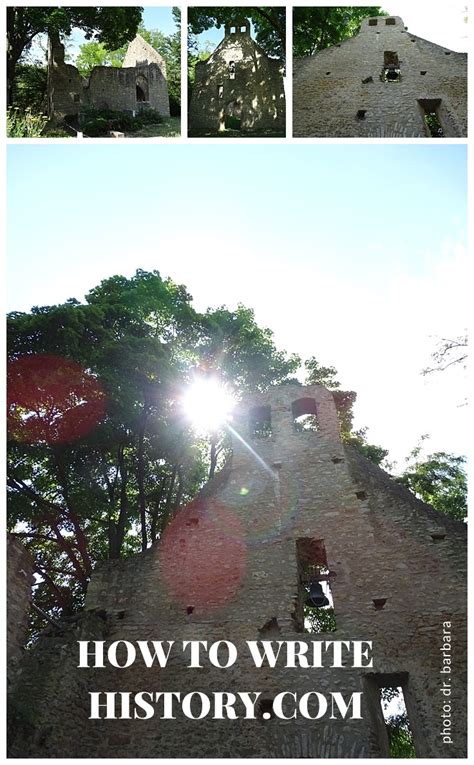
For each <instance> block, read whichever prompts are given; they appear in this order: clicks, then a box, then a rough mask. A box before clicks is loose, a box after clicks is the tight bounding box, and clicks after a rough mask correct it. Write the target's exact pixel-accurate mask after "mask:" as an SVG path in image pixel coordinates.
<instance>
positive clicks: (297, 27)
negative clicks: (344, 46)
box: [293, 6, 388, 58]
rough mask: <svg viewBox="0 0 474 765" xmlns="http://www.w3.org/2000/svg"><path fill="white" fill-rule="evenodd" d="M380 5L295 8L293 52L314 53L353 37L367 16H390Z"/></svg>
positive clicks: (296, 53)
mask: <svg viewBox="0 0 474 765" xmlns="http://www.w3.org/2000/svg"><path fill="white" fill-rule="evenodd" d="M387 15H388V14H387V13H386V11H383V10H382V9H381V8H379V7H378V6H371V7H368V6H367V7H355V8H351V7H343V8H342V7H341V8H321V7H310V8H307V7H306V6H304V7H297V8H294V10H293V55H294V57H295V58H300V57H302V56H312V55H313V54H314V53H317V52H318V51H320V50H323V48H329V47H331V46H332V45H337V43H340V42H342V41H343V40H346V39H347V38H348V37H353V36H354V35H355V34H356V33H357V32H358V30H359V28H360V23H361V21H362V20H363V19H365V18H367V17H368V16H387Z"/></svg>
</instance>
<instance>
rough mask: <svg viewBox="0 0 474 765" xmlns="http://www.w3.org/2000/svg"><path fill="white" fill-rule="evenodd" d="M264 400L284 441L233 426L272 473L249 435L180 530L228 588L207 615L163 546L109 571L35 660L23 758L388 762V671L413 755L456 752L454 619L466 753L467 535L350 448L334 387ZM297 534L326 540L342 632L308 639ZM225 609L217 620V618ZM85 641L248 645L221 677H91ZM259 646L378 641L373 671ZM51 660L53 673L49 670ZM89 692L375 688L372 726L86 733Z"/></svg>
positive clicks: (27, 674)
mask: <svg viewBox="0 0 474 765" xmlns="http://www.w3.org/2000/svg"><path fill="white" fill-rule="evenodd" d="M301 397H306V398H307V397H311V398H314V400H315V401H316V406H317V412H318V420H319V425H320V428H319V430H318V432H316V433H313V432H299V433H298V432H295V430H294V428H293V421H292V416H291V405H292V403H293V402H294V401H295V400H297V399H300V398H301ZM252 403H253V405H254V406H261V405H268V404H271V425H272V435H271V437H270V438H268V439H256V440H252V438H251V432H250V431H249V428H248V410H247V409H246V410H245V411H244V410H242V411H241V413H240V415H241V416H240V417H239V416H238V417H237V420H236V423H235V428H236V430H237V431H238V432H239V433H241V434H242V436H243V437H244V438H245V439H247V440H249V443H251V445H252V447H253V448H254V449H255V450H256V451H257V452H258V453H259V454H260V456H261V457H262V458H263V459H264V460H265V462H266V463H267V464H268V465H269V466H270V467H271V468H272V471H273V475H270V474H269V473H268V472H267V471H265V470H262V468H261V467H260V466H259V463H258V462H256V460H255V458H254V457H253V456H252V455H251V454H250V452H249V451H248V450H247V449H246V448H244V447H243V446H242V445H241V444H240V443H239V441H238V440H235V443H234V453H233V458H232V462H231V463H230V464H229V465H228V466H227V467H226V468H225V469H224V471H223V472H222V473H221V474H220V475H219V476H217V477H216V479H215V480H214V481H213V482H212V483H211V484H210V485H209V486H208V487H207V488H206V489H205V490H204V492H203V502H204V505H201V504H200V503H197V504H194V506H192V507H191V508H190V509H189V510H186V511H184V514H183V515H182V516H181V519H182V522H181V526H179V523H178V541H179V545H178V547H179V546H180V545H181V544H182V545H183V547H186V546H187V545H190V546H191V547H192V543H193V539H195V538H196V537H194V536H193V535H195V534H199V530H200V529H202V532H201V533H202V534H203V535H204V537H205V538H206V539H207V540H208V541H207V544H208V549H209V551H210V552H209V554H210V555H211V554H212V556H217V560H220V561H221V563H222V565H220V566H218V567H217V568H216V571H217V572H218V578H216V579H215V581H214V583H213V588H212V594H211V596H210V598H209V601H208V603H207V608H206V607H201V606H200V605H199V604H196V602H195V600H193V597H194V596H193V595H192V594H191V593H188V594H187V593H186V592H185V593H184V594H183V593H182V592H181V593H179V592H177V591H175V592H173V588H174V587H175V585H176V583H177V582H179V579H180V575H181V571H182V568H183V563H184V562H185V560H184V559H183V558H182V556H181V557H180V555H179V553H176V551H174V552H173V555H171V556H170V554H169V551H168V552H167V549H166V542H165V541H163V542H162V543H161V545H160V544H156V545H154V546H153V547H152V548H151V549H149V550H148V551H147V552H146V553H143V554H140V555H137V556H135V557H133V558H131V559H128V560H122V561H110V562H108V563H104V564H102V565H100V566H99V567H98V568H97V570H96V571H95V573H94V576H93V579H92V582H91V584H90V587H89V591H88V594H87V601H86V611H85V612H84V614H83V615H80V616H79V617H76V620H75V621H74V622H73V623H71V624H70V625H69V626H68V627H67V628H66V629H65V631H64V632H63V634H59V635H58V634H55V633H54V630H52V631H50V634H49V636H48V637H45V638H44V639H43V640H42V642H41V643H40V645H39V646H38V648H37V658H36V659H35V656H34V654H32V655H31V656H30V657H29V658H30V664H29V666H28V667H27V668H25V671H24V680H23V693H25V689H26V690H27V695H28V697H30V698H38V697H39V696H41V693H42V694H43V697H45V691H44V688H46V689H50V691H49V695H48V691H46V698H47V699H48V703H47V704H43V705H42V707H41V711H40V713H39V716H38V718H37V719H36V721H35V723H34V726H33V728H32V730H33V733H31V732H30V735H29V736H25V735H21V734H20V735H17V738H16V740H15V742H14V745H13V747H12V751H13V753H14V754H13V756H19V757H21V756H36V757H40V756H42V757H49V756H64V757H72V756H88V757H98V756H101V757H114V756H115V757H176V756H187V757H190V756H192V757H231V756H234V757H235V756H239V757H269V756H271V757H275V756H290V757H297V756H312V757H336V756H340V757H377V756H387V750H386V741H385V740H384V726H383V721H382V718H381V711H380V705H379V703H378V691H377V688H376V686H377V682H378V680H377V677H376V675H375V674H374V673H376V674H377V673H378V675H380V674H382V675H383V676H385V678H386V679H387V684H389V683H388V681H389V679H390V678H393V677H397V678H401V680H400V682H402V683H404V693H405V699H406V703H407V708H408V714H409V717H410V723H411V727H412V731H413V736H414V742H415V747H416V750H417V756H418V757H435V756H439V755H441V756H443V750H442V747H441V744H440V736H439V719H440V706H441V701H440V692H439V686H440V677H441V676H440V674H439V672H440V666H441V664H440V647H441V645H442V623H443V621H447V620H449V621H451V622H452V625H453V627H452V633H453V639H454V642H453V659H454V665H455V670H454V671H455V673H456V683H455V695H454V697H453V706H454V708H455V710H456V714H455V717H454V719H453V740H454V741H455V744H454V745H453V746H450V747H449V756H450V757H461V756H465V751H466V750H465V734H466V706H465V705H466V698H465V656H466V644H465V626H466V625H465V607H466V592H465V589H466V578H465V557H464V542H465V533H466V528H465V525H464V524H462V523H460V522H457V521H453V520H451V519H450V518H448V517H446V516H443V515H442V514H440V513H438V512H436V511H434V510H433V509H432V508H430V507H428V506H426V505H424V503H421V502H419V501H418V500H416V499H415V498H414V497H413V496H412V495H411V494H410V493H409V492H408V491H407V490H405V489H404V488H403V487H400V486H398V485H395V486H394V485H393V482H392V481H391V480H390V478H389V477H388V476H387V475H386V474H384V472H383V471H381V470H380V469H378V468H376V467H375V466H373V465H371V463H368V462H367V461H366V460H365V459H364V458H362V457H360V456H359V455H358V454H357V453H355V452H354V451H353V450H352V449H350V448H349V447H345V446H344V445H343V444H342V443H341V441H340V439H339V436H338V422H337V414H336V410H335V407H334V403H333V399H332V395H331V394H330V393H329V392H328V391H325V390H324V389H322V388H320V387H319V386H313V387H311V388H301V387H298V386H282V387H279V388H277V389H275V390H274V391H272V392H271V395H268V394H267V395H264V394H261V395H260V396H257V397H255V398H254V399H253V402H252ZM221 512H224V516H223V518H224V519H225V518H227V517H228V516H227V513H230V514H231V516H232V518H234V519H238V524H239V526H241V527H242V528H243V530H244V536H245V550H244V552H245V561H244V566H243V568H242V566H241V567H240V570H239V565H238V564H239V562H240V563H241V561H239V560H237V559H236V558H235V556H233V554H232V553H231V550H232V541H233V537H232V533H233V532H231V536H230V540H229V533H228V531H225V533H223V529H222V526H221V528H219V527H218V526H212V525H211V526H209V514H210V515H211V516H212V514H213V513H214V514H217V516H219V513H221ZM178 517H180V516H178ZM231 526H232V524H231ZM227 528H229V527H227ZM301 539H305V540H308V539H309V540H312V542H314V541H315V540H318V542H317V544H318V545H321V544H322V545H323V549H325V552H326V555H327V564H328V568H329V570H330V572H331V579H330V581H331V590H332V595H333V598H334V607H335V614H336V620H337V631H336V632H335V633H334V632H331V633H325V634H323V633H320V634H314V633H313V634H309V633H306V632H300V631H298V626H297V622H296V621H295V609H296V607H297V602H298V597H299V594H298V593H299V587H298V560H297V540H301ZM160 547H161V549H160ZM213 560H216V558H213ZM203 563H204V561H203ZM197 568H200V567H197ZM240 575H241V577H242V578H241V581H240V582H238V586H236V587H235V588H234V590H233V591H234V595H233V597H232V598H229V599H228V601H227V602H220V600H219V599H220V596H221V593H222V592H225V591H226V588H229V586H230V587H231V590H232V581H233V580H234V578H235V577H237V579H238V578H239V576H240ZM170 583H171V584H170ZM213 598H214V601H215V602H214V605H215V606H216V607H215V610H212V609H211V610H209V605H210V604H211V605H212V600H213ZM377 598H385V599H386V604H385V606H384V607H383V608H382V609H381V610H377V609H376V608H375V606H374V599H377ZM191 600H192V601H193V602H188V601H191ZM190 607H191V609H192V611H190ZM86 634H87V635H88V636H90V639H98V640H100V639H106V640H107V641H109V642H111V641H114V640H129V641H136V640H152V639H155V640H170V639H173V640H175V641H177V643H178V644H179V643H180V642H181V641H182V640H207V641H208V642H209V643H211V642H214V641H217V640H225V639H227V640H230V641H232V642H234V643H235V644H236V645H237V647H238V648H239V661H238V663H237V664H236V665H234V667H232V668H229V669H227V670H224V671H223V670H219V669H215V668H213V667H211V666H210V665H207V664H205V667H204V668H203V669H201V670H189V669H188V668H186V666H185V661H184V659H183V657H182V656H181V655H180V654H179V653H177V654H176V655H175V656H174V658H173V659H172V661H171V662H170V663H169V665H168V667H167V668H166V669H155V668H153V669H146V668H145V667H144V666H143V665H141V664H140V662H138V661H137V662H136V663H135V664H134V665H133V666H132V667H131V668H130V669H122V670H116V669H115V670H114V669H113V668H112V669H111V668H107V669H100V670H93V669H90V670H85V669H81V670H78V669H77V668H76V667H77V645H76V644H75V642H74V641H75V640H77V639H86V638H84V637H78V636H79V635H81V636H82V635H86ZM261 639H272V640H301V641H311V640H313V639H314V640H331V639H336V640H344V639H347V640H356V639H360V640H367V639H370V640H372V641H373V657H374V668H373V669H365V670H361V669H350V668H345V669H342V670H337V669H326V670H325V669H316V670H315V669H309V670H305V669H291V668H284V667H281V668H275V669H264V668H262V669H256V668H255V666H254V665H253V663H252V662H250V660H246V659H245V656H246V653H245V650H244V641H245V640H261ZM45 655H46V656H48V657H49V658H48V660H51V669H50V670H49V675H48V662H47V661H46V660H45V659H44V658H43V659H42V657H44V656H45ZM39 667H42V669H41V670H40V669H39ZM38 677H40V680H38ZM39 686H41V687H42V688H43V691H42V692H41V693H39V691H38V687H39ZM52 689H54V693H53V692H52ZM89 690H102V691H105V690H113V691H117V690H121V691H127V690H130V691H132V692H138V691H141V690H152V691H158V690H166V691H170V690H179V691H181V692H183V693H185V692H189V691H191V690H200V691H202V692H204V693H206V692H207V693H211V692H212V691H216V690H232V691H234V692H236V691H238V690H241V691H243V690H246V691H261V692H262V696H263V697H264V698H267V699H271V698H273V696H274V695H275V694H276V693H277V692H280V691H282V690H292V691H295V690H296V691H297V692H298V693H299V694H302V693H303V692H306V691H314V690H317V691H319V692H321V693H325V694H328V693H329V692H334V691H337V690H341V692H342V693H344V694H348V693H349V694H350V693H351V692H353V691H360V690H362V691H363V692H364V696H363V712H362V715H363V719H362V720H339V719H337V720H330V721H329V722H328V720H327V719H326V720H325V719H324V718H323V719H322V720H321V721H319V722H312V721H308V720H305V719H304V718H301V717H298V718H297V719H296V720H291V721H288V722H284V721H281V720H269V721H264V720H262V719H258V720H255V721H252V720H235V721H228V720H223V721H212V720H209V719H207V720H203V721H193V720H189V719H186V718H181V717H179V714H180V713H179V712H178V713H177V714H178V720H176V721H166V720H156V718H155V719H154V720H149V721H145V722H144V721H127V720H120V721H106V720H101V721H90V720H87V703H88V698H87V692H88V691H89ZM72 699H74V702H73V704H71V700H72ZM72 720H74V726H73V728H71V722H72ZM58 721H61V722H58ZM45 730H47V731H48V735H47V736H45V735H44V731H45ZM31 740H33V741H34V743H33V744H32V743H31ZM79 753H80V754H79ZM444 756H446V754H444Z"/></svg>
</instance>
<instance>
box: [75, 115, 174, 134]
mask: <svg viewBox="0 0 474 765" xmlns="http://www.w3.org/2000/svg"><path fill="white" fill-rule="evenodd" d="M162 121H163V117H162V116H161V115H160V114H159V112H157V111H156V110H155V109H144V110H143V111H141V112H139V113H138V114H137V115H136V116H135V117H133V116H132V115H131V114H129V113H128V112H117V111H113V110H112V109H87V110H86V111H85V112H84V113H83V114H81V119H80V124H81V129H82V130H83V131H84V133H85V135H87V136H90V137H92V138H96V137H100V136H104V135H107V133H109V131H111V130H117V131H120V132H124V131H130V132H131V131H136V130H140V129H141V128H143V127H145V126H146V125H152V124H159V123H160V122H162Z"/></svg>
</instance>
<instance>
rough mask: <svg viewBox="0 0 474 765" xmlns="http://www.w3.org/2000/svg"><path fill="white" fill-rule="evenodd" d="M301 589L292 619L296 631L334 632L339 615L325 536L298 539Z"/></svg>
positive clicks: (299, 586)
mask: <svg viewBox="0 0 474 765" xmlns="http://www.w3.org/2000/svg"><path fill="white" fill-rule="evenodd" d="M296 561H297V571H298V592H297V597H296V606H295V611H294V613H293V622H294V625H295V629H296V631H297V632H309V633H312V634H314V633H321V632H335V631H336V618H335V614H334V602H333V598H332V592H331V586H330V583H329V582H330V576H331V573H330V571H329V567H328V563H327V557H326V549H325V547H324V542H323V540H322V539H312V538H302V539H297V540H296Z"/></svg>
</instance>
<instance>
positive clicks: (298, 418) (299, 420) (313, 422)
mask: <svg viewBox="0 0 474 765" xmlns="http://www.w3.org/2000/svg"><path fill="white" fill-rule="evenodd" d="M291 413H292V415H293V426H294V428H295V430H296V432H297V433H303V432H305V433H306V432H311V431H312V432H315V431H317V430H319V425H318V417H317V409H316V401H315V400H314V398H299V399H297V400H296V401H293V403H292V405H291Z"/></svg>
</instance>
